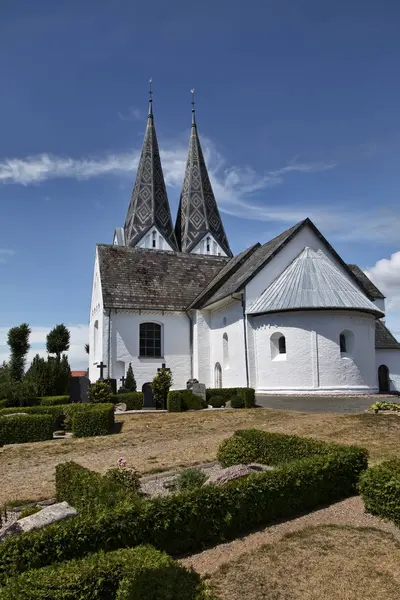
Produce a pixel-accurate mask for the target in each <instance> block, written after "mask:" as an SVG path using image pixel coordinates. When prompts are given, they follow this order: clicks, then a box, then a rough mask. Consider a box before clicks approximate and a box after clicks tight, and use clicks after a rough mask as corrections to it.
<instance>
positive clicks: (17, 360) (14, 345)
mask: <svg viewBox="0 0 400 600" xmlns="http://www.w3.org/2000/svg"><path fill="white" fill-rule="evenodd" d="M30 333H31V330H30V327H29V325H28V324H27V323H22V325H19V327H12V328H11V329H10V330H9V332H8V338H7V344H8V345H9V346H10V349H11V356H10V361H9V364H8V367H9V373H10V377H11V379H12V380H13V381H21V380H22V378H23V376H24V371H25V362H26V355H27V354H28V350H29V348H30V344H29V336H30Z"/></svg>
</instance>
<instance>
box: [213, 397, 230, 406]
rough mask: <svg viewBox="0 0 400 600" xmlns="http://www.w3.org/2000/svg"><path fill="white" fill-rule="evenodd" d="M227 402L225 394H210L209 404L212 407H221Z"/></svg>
mask: <svg viewBox="0 0 400 600" xmlns="http://www.w3.org/2000/svg"><path fill="white" fill-rule="evenodd" d="M227 402H228V399H227V396H219V395H215V396H211V398H210V404H211V406H212V407H213V408H222V407H225V404H226V403H227Z"/></svg>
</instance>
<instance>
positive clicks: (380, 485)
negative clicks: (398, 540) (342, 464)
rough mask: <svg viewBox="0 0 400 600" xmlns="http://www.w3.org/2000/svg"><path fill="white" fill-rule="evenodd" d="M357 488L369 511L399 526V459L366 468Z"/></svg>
mask: <svg viewBox="0 0 400 600" xmlns="http://www.w3.org/2000/svg"><path fill="white" fill-rule="evenodd" d="M358 489H359V492H360V494H361V497H362V499H363V501H364V504H365V509H366V510H367V511H368V512H369V513H371V514H373V515H377V516H378V517H381V518H383V519H390V520H391V521H393V522H394V523H395V524H396V525H397V526H400V459H393V460H388V461H385V462H382V463H381V464H379V465H377V466H376V467H371V468H370V469H367V470H366V471H365V472H364V473H363V474H362V475H361V478H360V483H359V486H358Z"/></svg>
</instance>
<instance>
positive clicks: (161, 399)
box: [151, 368, 173, 408]
mask: <svg viewBox="0 0 400 600" xmlns="http://www.w3.org/2000/svg"><path fill="white" fill-rule="evenodd" d="M172 383H173V382H172V373H171V371H170V370H169V369H164V368H162V369H159V370H158V372H157V375H155V377H154V378H153V381H152V384H151V389H152V390H153V398H154V402H155V405H156V408H165V407H166V405H167V396H168V392H169V389H170V387H171V385H172Z"/></svg>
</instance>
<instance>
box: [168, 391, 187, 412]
mask: <svg viewBox="0 0 400 600" xmlns="http://www.w3.org/2000/svg"><path fill="white" fill-rule="evenodd" d="M167 410H168V412H181V410H183V408H182V392H181V391H179V390H175V391H173V392H168V398H167Z"/></svg>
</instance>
